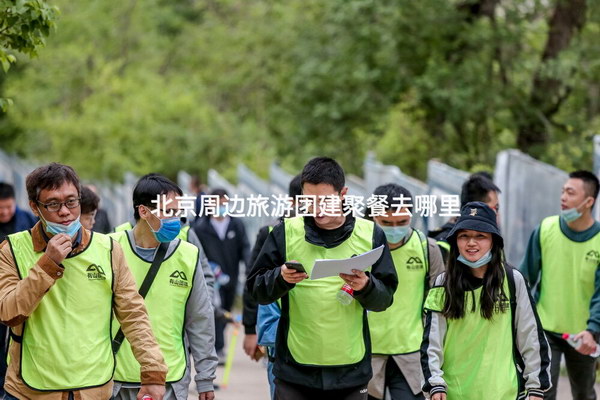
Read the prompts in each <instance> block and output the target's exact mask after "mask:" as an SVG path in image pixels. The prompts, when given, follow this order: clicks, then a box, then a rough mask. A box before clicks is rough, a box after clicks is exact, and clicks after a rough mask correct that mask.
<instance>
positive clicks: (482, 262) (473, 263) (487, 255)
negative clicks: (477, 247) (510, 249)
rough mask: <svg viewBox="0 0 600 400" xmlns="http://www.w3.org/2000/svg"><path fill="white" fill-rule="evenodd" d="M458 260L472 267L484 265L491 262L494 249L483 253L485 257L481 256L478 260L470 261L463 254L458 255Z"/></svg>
mask: <svg viewBox="0 0 600 400" xmlns="http://www.w3.org/2000/svg"><path fill="white" fill-rule="evenodd" d="M457 260H458V261H460V262H461V263H463V264H465V265H466V266H468V267H471V268H479V267H483V266H484V265H485V264H487V263H489V262H490V261H491V260H492V251H491V250H490V251H488V252H487V253H485V254H484V255H483V257H481V258H480V259H479V260H477V261H469V260H467V259H466V258H464V257H463V256H462V255H460V256H458V258H457Z"/></svg>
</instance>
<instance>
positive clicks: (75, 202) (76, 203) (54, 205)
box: [37, 197, 81, 212]
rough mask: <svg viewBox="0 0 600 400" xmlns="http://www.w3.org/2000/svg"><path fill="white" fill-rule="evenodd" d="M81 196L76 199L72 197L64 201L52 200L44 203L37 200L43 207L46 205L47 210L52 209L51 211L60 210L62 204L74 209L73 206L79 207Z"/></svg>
mask: <svg viewBox="0 0 600 400" xmlns="http://www.w3.org/2000/svg"><path fill="white" fill-rule="evenodd" d="M80 200H81V198H79V197H78V198H76V199H70V200H67V201H63V202H55V201H53V202H51V203H42V202H41V201H39V200H38V201H37V202H38V204H41V205H42V207H44V208H45V209H46V210H48V211H50V212H57V211H58V210H60V209H61V208H62V206H63V205H64V206H65V207H67V208H68V209H73V208H77V207H79V202H80Z"/></svg>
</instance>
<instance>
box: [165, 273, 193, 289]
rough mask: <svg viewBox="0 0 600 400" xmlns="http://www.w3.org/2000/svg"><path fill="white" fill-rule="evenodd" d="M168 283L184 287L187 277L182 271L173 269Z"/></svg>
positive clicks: (186, 285)
mask: <svg viewBox="0 0 600 400" xmlns="http://www.w3.org/2000/svg"><path fill="white" fill-rule="evenodd" d="M169 278H170V279H169V285H171V286H176V287H181V288H186V287H188V279H187V276H186V275H185V272H183V271H177V270H175V271H174V272H173V273H172V274H171V275H169Z"/></svg>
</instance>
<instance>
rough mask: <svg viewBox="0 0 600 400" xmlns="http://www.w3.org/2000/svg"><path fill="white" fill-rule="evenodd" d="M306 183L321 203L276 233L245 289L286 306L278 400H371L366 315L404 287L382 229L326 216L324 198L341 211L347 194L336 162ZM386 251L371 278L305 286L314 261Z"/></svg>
mask: <svg viewBox="0 0 600 400" xmlns="http://www.w3.org/2000/svg"><path fill="white" fill-rule="evenodd" d="M301 181H302V191H303V195H304V197H307V196H308V197H312V198H313V199H314V200H315V201H314V202H313V203H312V204H311V205H310V206H309V207H308V211H309V213H308V214H310V215H311V216H304V217H303V216H298V217H295V218H287V219H285V220H284V221H283V223H281V224H279V225H277V226H276V227H275V228H274V229H273V230H272V232H271V233H270V234H269V236H268V238H267V240H266V242H265V244H264V246H263V248H262V250H261V253H260V255H259V256H258V258H257V260H256V262H255V263H254V266H253V268H252V271H251V273H250V276H249V278H248V282H247V285H248V286H247V288H248V290H249V292H250V293H252V294H253V295H254V297H255V298H256V300H257V301H258V302H259V303H260V304H269V303H272V302H273V301H276V300H278V299H281V320H280V326H279V329H278V331H277V339H276V343H275V347H276V352H277V357H276V359H275V367H274V374H275V377H276V381H275V382H276V388H275V398H276V399H286V400H295V399H306V398H311V397H312V398H323V397H327V398H335V399H343V400H346V399H347V400H351V399H352V400H353V399H366V398H367V383H368V382H369V380H370V378H371V376H372V372H371V358H370V350H371V344H370V339H369V333H368V329H369V328H368V321H367V310H371V311H383V310H385V309H386V308H387V307H389V306H390V304H391V303H392V297H393V294H394V291H395V290H396V287H397V285H398V280H397V276H396V271H395V268H394V264H393V262H392V259H391V256H390V251H389V248H388V247H387V240H386V238H385V234H384V233H383V231H382V230H381V228H379V227H377V226H375V225H374V224H373V223H372V222H370V221H367V220H364V219H360V218H355V217H353V216H352V215H347V216H346V215H344V213H343V212H342V210H341V207H340V209H339V210H337V212H325V209H324V208H323V207H322V205H323V201H324V200H325V199H328V200H335V199H337V200H338V201H339V203H340V204H343V199H344V196H345V195H346V193H347V191H348V188H347V187H345V177H344V171H343V169H342V168H341V166H340V165H339V164H338V163H337V162H336V161H335V160H333V159H331V158H326V157H318V158H314V159H312V160H310V161H309V162H308V163H307V164H306V166H305V167H304V169H303V171H302V179H301ZM381 245H385V247H384V251H383V255H382V256H381V258H380V259H379V260H378V261H377V262H376V263H375V264H373V265H372V267H371V271H370V272H369V271H367V272H363V271H359V270H354V271H353V274H340V276H339V277H329V278H322V279H319V280H314V281H313V280H307V278H308V276H309V274H310V273H311V271H312V267H313V265H314V261H315V260H316V259H343V258H349V257H351V256H352V255H354V254H360V253H364V252H367V251H369V250H372V249H374V248H377V247H379V246H381ZM289 262H293V263H294V264H288V265H286V263H289ZM297 263H300V264H301V265H302V267H300V266H299V265H298V264H297ZM302 269H304V271H302ZM344 283H347V284H348V285H350V287H351V288H352V289H353V293H354V301H352V302H351V303H350V304H349V305H344V304H341V303H340V302H339V301H338V300H336V297H337V293H338V292H339V291H340V288H341V287H342V286H343V285H344Z"/></svg>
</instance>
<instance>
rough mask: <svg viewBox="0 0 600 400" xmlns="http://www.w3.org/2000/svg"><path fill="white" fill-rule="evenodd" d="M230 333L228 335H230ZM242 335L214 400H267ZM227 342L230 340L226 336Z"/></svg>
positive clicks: (566, 394)
mask: <svg viewBox="0 0 600 400" xmlns="http://www.w3.org/2000/svg"><path fill="white" fill-rule="evenodd" d="M230 334H231V333H229V335H230ZM243 337H244V334H243V333H240V336H239V337H238V341H237V346H236V351H235V355H234V362H233V368H232V370H231V374H230V378H229V385H228V387H226V388H221V389H220V390H218V391H217V392H216V396H215V397H216V400H269V384H268V382H267V371H266V369H265V368H264V366H263V364H262V362H261V363H256V362H254V361H251V360H250V359H249V358H248V357H247V356H246V354H245V353H244V349H243V348H242V342H243ZM227 340H231V339H230V336H227ZM222 379H223V367H219V369H218V370H217V380H216V382H217V383H221V382H222ZM596 393H600V385H596ZM197 396H198V395H197V393H195V390H194V388H193V387H191V388H190V397H189V398H190V399H197V398H198V397H197ZM571 399H572V398H571V395H570V389H569V380H568V379H567V378H566V377H562V378H561V381H560V383H559V396H558V400H571Z"/></svg>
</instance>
